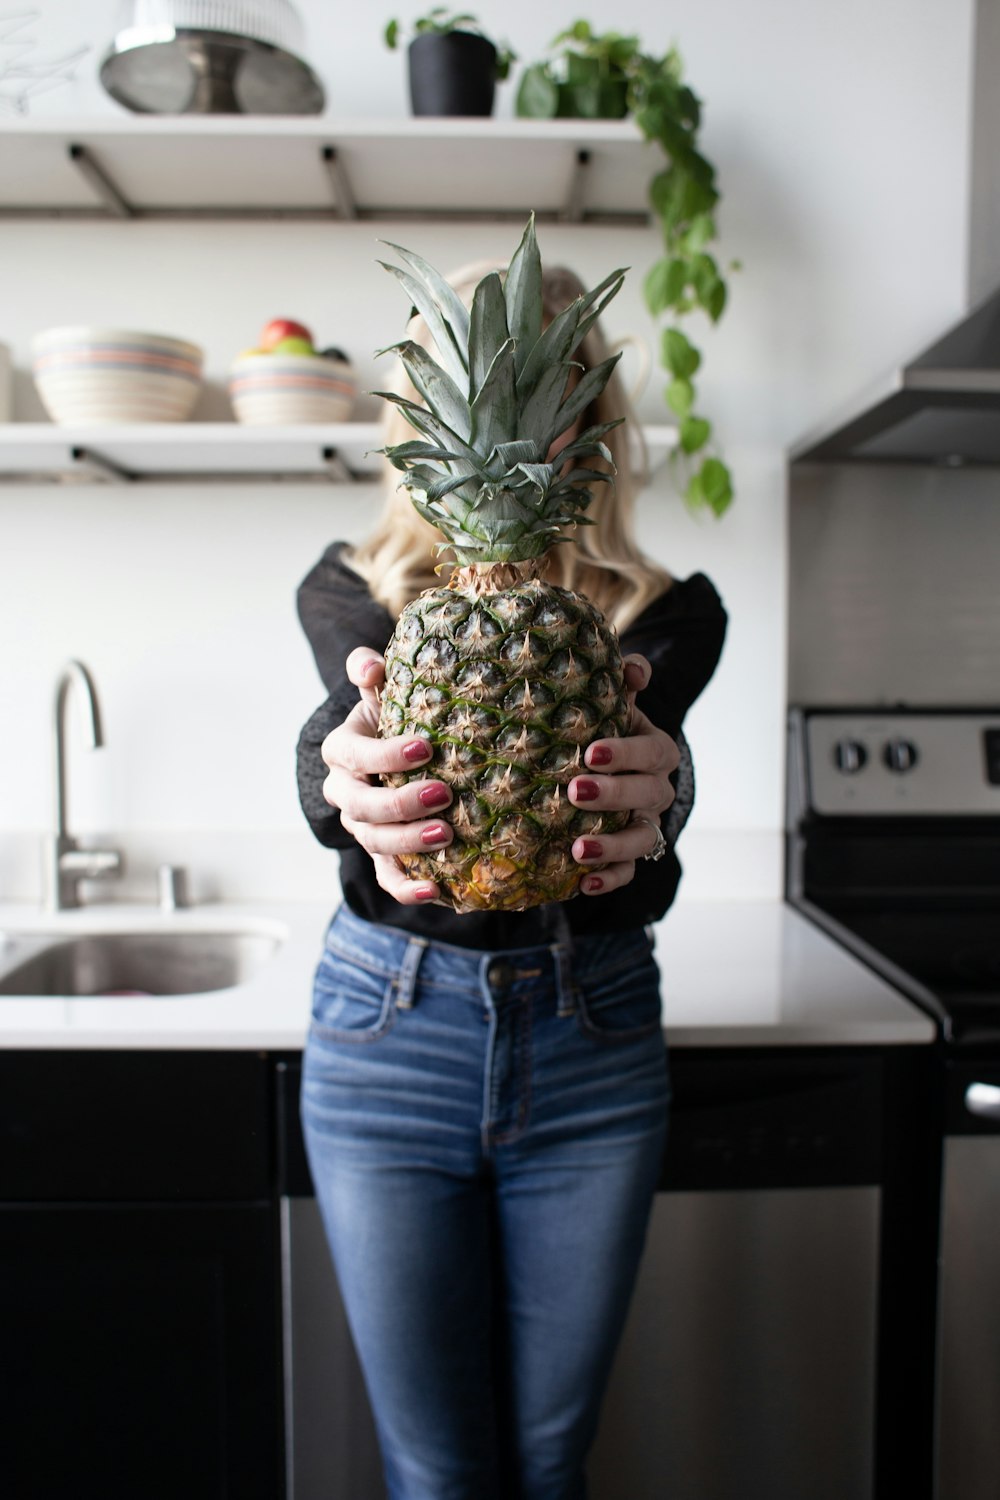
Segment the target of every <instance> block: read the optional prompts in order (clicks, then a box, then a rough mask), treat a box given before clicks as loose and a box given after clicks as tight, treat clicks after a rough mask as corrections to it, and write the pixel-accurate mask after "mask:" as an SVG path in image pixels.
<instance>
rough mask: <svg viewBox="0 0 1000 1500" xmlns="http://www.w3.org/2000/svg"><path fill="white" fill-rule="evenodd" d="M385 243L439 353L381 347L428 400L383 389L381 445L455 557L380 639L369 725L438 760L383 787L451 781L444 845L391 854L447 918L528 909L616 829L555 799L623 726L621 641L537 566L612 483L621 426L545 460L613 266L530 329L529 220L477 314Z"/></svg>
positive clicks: (572, 882)
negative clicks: (579, 841)
mask: <svg viewBox="0 0 1000 1500" xmlns="http://www.w3.org/2000/svg"><path fill="white" fill-rule="evenodd" d="M391 248H392V249H393V250H395V251H397V253H398V254H399V256H400V257H401V258H402V259H403V261H404V262H405V263H406V266H407V269H406V270H403V269H401V268H400V267H397V266H393V265H388V264H386V263H385V262H382V264H383V265H385V269H386V270H388V271H390V272H392V273H393V275H395V276H396V277H397V278H398V279H399V281H400V282H401V283H402V285H403V287H404V289H405V291H406V293H407V295H408V296H409V298H410V299H411V301H412V302H413V303H414V305H415V306H416V307H417V309H419V311H420V312H421V313H422V314H423V317H424V319H425V321H426V322H427V324H428V326H429V328H430V331H431V334H432V336H433V338H434V341H435V344H436V346H437V350H438V354H439V357H440V361H441V362H440V363H437V362H435V360H434V359H432V358H431V356H430V355H429V354H428V353H427V352H426V351H425V350H424V349H422V348H421V347H420V346H419V345H417V344H415V343H413V342H412V341H409V340H406V341H404V342H402V343H399V344H394V345H392V346H391V349H392V351H393V352H395V353H397V354H398V355H399V357H400V359H401V360H402V363H403V365H404V367H405V368H406V371H407V373H408V375H409V377H410V379H411V381H412V383H413V385H414V387H415V388H416V390H417V391H418V392H419V394H420V395H421V396H422V398H423V400H424V401H425V402H426V406H423V405H419V404H417V403H415V402H413V401H410V400H408V399H407V398H406V397H403V396H399V395H396V394H394V393H391V392H385V391H380V392H377V394H378V395H380V396H383V397H384V398H385V399H386V400H389V401H393V402H395V403H396V404H397V405H398V406H400V407H401V408H402V410H403V411H404V413H405V415H406V418H407V420H408V421H409V423H410V424H411V426H413V427H414V428H415V429H416V431H417V433H418V434H419V438H418V439H416V440H413V441H410V442H406V443H400V444H396V445H394V446H392V447H388V448H385V449H382V450H380V451H382V452H384V453H385V455H386V456H387V458H388V459H389V461H390V462H391V463H392V464H393V465H394V466H395V467H396V468H398V469H399V470H401V471H402V473H403V476H404V477H403V479H402V481H401V484H402V485H403V486H405V487H406V488H407V489H408V490H409V492H410V498H411V499H412V501H413V504H414V505H415V506H416V508H417V510H418V511H419V513H420V514H421V515H422V516H423V517H424V518H425V519H426V520H427V521H429V522H431V524H432V525H434V526H435V527H437V528H438V530H439V531H440V532H441V533H442V534H443V536H444V537H445V538H446V541H444V542H442V543H440V544H439V546H438V550H439V551H445V550H449V549H450V551H451V553H452V554H453V558H454V560H455V562H456V563H457V566H456V567H454V569H453V571H452V573H451V577H450V579H449V581H448V583H447V585H442V586H441V587H438V588H432V589H428V590H425V591H424V593H422V594H421V595H420V596H419V597H418V598H417V599H415V600H414V601H413V602H412V603H411V604H409V605H407V607H406V608H405V609H404V611H403V613H402V614H401V615H400V617H399V620H398V622H397V624H396V628H395V631H394V633H393V636H392V639H391V641H390V642H389V645H388V647H387V650H386V680H385V687H384V690H383V694H382V702H381V712H380V718H379V726H378V732H379V734H380V735H395V734H400V733H405V734H409V735H422V736H424V737H425V738H427V739H428V741H429V742H430V744H431V746H432V747H433V757H432V759H431V761H430V762H428V763H425V764H424V765H423V766H421V767H420V768H419V769H418V770H414V771H413V772H405V773H400V774H398V775H391V776H385V777H384V778H383V780H384V781H386V782H387V783H389V784H391V785H394V786H400V785H403V784H404V783H405V782H406V781H408V780H412V779H414V778H421V779H422V778H424V777H426V776H428V775H429V776H431V777H434V778H437V779H440V780H441V781H444V782H446V783H448V785H449V786H450V787H451V788H452V792H453V802H452V806H451V808H450V810H449V812H448V814H447V816H448V818H449V821H450V822H451V824H452V827H453V829H454V835H455V836H454V840H453V842H452V843H451V844H450V845H449V846H448V847H447V848H445V849H440V850H437V851H435V852H433V853H427V854H403V855H400V856H398V860H399V864H400V865H401V867H402V868H403V869H404V870H405V871H406V873H407V874H408V875H409V876H410V877H411V878H414V879H417V878H420V879H428V880H433V881H435V882H436V883H437V885H438V887H439V889H440V891H441V893H442V898H441V899H442V900H443V901H444V902H445V903H446V904H447V905H449V906H451V907H453V908H454V909H455V910H456V911H459V912H465V911H480V910H497V911H523V910H525V909H526V908H528V907H531V906H536V905H539V904H540V903H542V902H547V901H565V900H568V899H569V898H570V897H572V896H575V895H576V894H577V893H578V890H579V882H580V877H581V876H582V875H583V874H585V873H586V871H585V870H584V869H583V868H582V867H581V866H580V865H578V864H577V863H576V861H575V860H574V859H573V857H572V854H571V852H570V850H571V846H572V844H573V841H574V839H576V838H578V837H579V836H580V835H581V834H594V833H599V832H605V833H611V832H614V831H615V830H617V829H619V828H621V827H623V826H624V824H625V823H626V822H627V820H628V814H627V813H616V814H609V813H603V814H601V813H593V812H587V811H584V810H581V809H579V808H577V807H575V806H574V805H573V804H572V803H571V802H570V801H569V800H568V796H567V792H566V787H567V784H568V783H569V782H570V781H571V780H572V778H573V777H574V776H576V775H578V774H579V773H580V772H581V771H582V770H584V764H583V759H582V757H583V752H584V750H585V749H586V747H587V746H588V745H589V744H590V743H591V742H592V741H593V740H595V739H603V738H608V737H610V736H616V735H623V734H626V733H627V732H628V722H629V709H628V699H627V695H626V687H625V673H624V666H623V663H622V655H621V649H620V647H619V644H618V638H617V635H616V632H615V630H614V628H613V627H612V626H611V625H609V624H608V622H607V621H606V620H605V619H604V617H603V615H602V614H601V613H600V611H599V610H598V609H597V608H596V607H595V606H594V605H593V604H592V603H590V601H589V600H587V599H585V598H583V597H582V596H581V595H578V594H574V593H571V592H569V591H568V590H566V589H563V588H558V587H556V586H554V585H552V584H549V583H547V582H545V581H544V578H543V576H542V575H543V573H544V571H545V555H546V553H547V551H548V550H549V548H550V547H552V546H554V545H555V544H557V543H560V542H564V541H565V538H564V536H563V535H562V528H563V527H564V526H566V525H567V524H572V523H576V524H577V525H590V524H592V522H590V521H589V520H588V519H587V517H586V516H585V514H584V512H585V511H586V509H587V507H588V506H589V504H590V500H591V493H590V489H589V488H588V486H589V485H592V484H595V483H598V482H601V483H606V482H610V476H609V474H608V473H605V472H601V471H599V470H597V469H595V468H593V467H590V466H588V464H587V462H586V461H587V460H588V459H592V458H596V457H600V458H602V459H604V460H605V462H606V463H607V465H608V467H609V469H611V470H612V472H613V465H612V463H611V455H610V453H609V451H608V449H607V447H606V446H605V444H604V443H603V442H602V441H601V439H602V438H603V437H604V436H605V435H606V434H607V433H608V432H609V431H610V429H611V428H612V427H615V426H617V425H618V422H608V423H603V424H601V425H599V426H594V427H590V428H588V429H587V430H586V431H584V432H581V433H580V435H579V436H578V437H576V438H575V439H574V440H573V441H572V442H570V443H569V445H568V446H566V447H565V448H564V449H563V450H562V451H561V452H560V453H559V454H558V457H557V459H556V461H555V462H554V463H548V462H547V461H546V458H547V454H548V452H549V449H550V446H551V444H552V442H553V441H554V439H555V438H557V437H559V436H560V435H561V434H562V433H564V432H565V431H566V430H567V428H569V427H570V426H571V425H572V423H573V422H574V421H575V420H576V418H577V417H578V416H579V415H580V414H581V413H582V412H583V411H584V410H585V409H586V408H587V406H588V405H589V404H590V402H591V401H593V400H594V398H595V397H596V396H597V395H598V394H599V393H600V392H601V391H602V390H603V389H604V386H605V385H606V383H607V381H608V379H609V377H610V375H611V371H612V369H613V367H614V365H615V363H616V360H617V359H618V358H619V357H620V356H618V355H616V356H614V357H613V358H611V359H608V360H606V361H605V362H604V363H603V364H601V365H598V366H596V367H595V368H594V369H593V370H590V371H587V372H586V373H584V374H583V375H582V377H581V378H580V380H579V382H578V383H577V385H576V386H575V388H574V389H573V390H572V391H570V392H569V393H567V385H568V379H569V376H570V374H571V373H572V371H573V370H574V369H579V366H578V365H574V364H573V363H572V356H573V353H574V351H575V350H576V348H577V347H578V345H579V343H580V341H581V340H582V339H583V337H584V336H585V334H586V333H587V331H588V329H589V328H590V327H591V325H592V324H593V322H594V321H595V320H596V318H597V317H599V315H600V313H601V312H602V311H603V309H604V307H605V306H606V305H607V303H608V302H609V301H610V300H611V298H612V297H613V296H614V295H615V294H616V292H617V291H618V290H619V288H620V287H621V284H622V281H623V278H624V271H616V272H614V273H613V274H612V275H611V276H609V277H607V278H606V280H604V281H603V282H602V283H601V284H600V286H598V287H596V288H595V289H594V290H593V291H591V292H589V293H587V294H586V295H585V296H582V297H580V298H578V299H577V300H576V302H574V303H573V304H572V305H571V306H570V307H568V308H567V309H566V310H565V311H564V312H562V313H561V314H560V315H559V316H558V317H556V318H554V319H553V321H552V322H551V323H550V324H549V326H548V327H547V328H545V329H543V327H542V322H543V319H542V272H541V261H540V258H539V253H538V245H537V241H536V239H535V228H534V216H533V215H532V216H531V218H530V219H529V220H528V224H527V227H526V229H525V231H524V235H523V237H522V239H521V243H520V245H519V246H518V249H517V251H516V253H515V255H514V258H513V259H512V261H511V262H510V265H509V268H508V271H507V275H506V279H505V280H504V281H503V282H502V281H501V278H500V277H499V275H497V274H496V273H492V274H490V275H488V276H486V277H484V278H483V280H482V281H480V283H479V284H478V286H477V287H476V290H475V294H474V296H473V300H472V307H471V310H468V309H466V307H465V306H464V304H463V303H462V302H461V300H460V299H459V297H458V296H457V295H456V293H455V292H454V290H453V289H452V288H451V287H450V286H449V285H448V283H447V282H446V281H445V280H444V279H443V277H441V276H440V275H439V274H438V273H437V272H436V271H435V270H434V269H433V268H432V267H431V266H429V265H428V264H427V263H426V262H425V261H424V260H422V259H421V258H420V257H419V256H417V255H415V254H413V253H412V252H410V251H408V250H404V249H402V248H401V247H400V246H397V245H393V246H391ZM386 352H389V351H388V350H382V351H380V353H386ZM618 420H619V421H621V420H623V419H621V418H619V419H618ZM569 545H572V543H571V542H570V543H569ZM439 571H440V569H439ZM589 868H590V869H593V868H600V866H590V867H589Z"/></svg>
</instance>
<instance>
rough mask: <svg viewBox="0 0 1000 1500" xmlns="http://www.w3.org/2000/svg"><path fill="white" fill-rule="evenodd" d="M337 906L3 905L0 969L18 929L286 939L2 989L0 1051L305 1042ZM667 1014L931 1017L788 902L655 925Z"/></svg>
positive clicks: (739, 1038)
mask: <svg viewBox="0 0 1000 1500" xmlns="http://www.w3.org/2000/svg"><path fill="white" fill-rule="evenodd" d="M330 916H331V909H330V908H329V907H325V906H324V907H319V906H315V905H308V904H305V903H277V902H273V903H254V904H253V905H243V904H240V905H237V904H235V903H228V902H220V903H212V904H206V905H202V906H198V907H194V908H191V909H189V910H186V911H182V912H176V913H170V914H161V913H160V912H159V911H158V909H157V908H156V907H153V906H150V907H140V906H133V905H124V904H117V903H116V904H108V905H103V906H96V905H95V906H89V907H85V908H81V909H79V910H77V911H72V912H62V913H59V914H58V917H57V918H52V917H47V916H46V915H45V914H43V913H41V912H40V911H39V910H38V908H37V907H34V906H29V905H26V904H13V903H7V904H0V934H8V935H10V936H12V937H13V938H14V943H13V945H8V946H6V948H5V945H4V944H3V943H2V942H0V969H3V968H9V967H10V966H11V964H12V962H13V961H15V960H16V958H17V943H16V938H17V934H18V933H38V932H43V931H50V930H52V929H53V927H55V926H58V928H59V930H60V932H67V933H70V932H93V931H107V930H114V931H119V932H127V931H158V930H163V929H164V928H170V929H174V930H177V929H184V930H186V931H201V932H225V931H233V930H234V929H237V930H239V929H244V930H245V929H248V928H249V929H251V930H256V931H259V932H264V933H271V934H273V935H274V936H276V937H280V938H281V942H280V946H279V947H278V949H277V951H276V952H275V954H274V955H273V957H271V958H270V959H268V960H267V961H266V962H265V963H264V964H263V965H262V966H261V967H260V968H259V969H258V970H257V971H256V972H255V973H254V974H253V975H252V977H251V978H249V979H248V980H246V981H245V982H244V983H242V984H240V985H237V986H235V987H234V988H230V989H225V990H215V991H210V992H207V993H203V994H197V995H175V996H163V997H156V998H152V997H141V998H138V997H137V998H102V997H94V998H89V999H64V998H53V997H34V996H23V997H22V996H16V995H11V996H6V995H0V1047H6V1048H46V1047H51V1048H62V1049H66V1048H76V1047H89V1048H126V1047H131V1048H153V1047H156V1048H176V1049H200V1048H227V1049H233V1050H246V1049H254V1050H262V1051H298V1050H300V1049H301V1047H302V1046H303V1043H304V1040H305V1035H306V1031H307V1028H308V1025H309V1009H310V1001H311V984H312V973H313V969H314V968H315V965H316V962H317V960H318V958H319V956H320V952H321V950H322V944H323V936H324V933H325V930H326V926H327V923H328V922H329V920H330ZM656 958H657V963H658V964H659V966H660V970H661V973H662V975H663V1018H664V1028H665V1031H666V1036H667V1041H668V1043H669V1044H671V1045H673V1046H688V1047H692V1046H733V1045H737V1046H747V1045H750V1046H775V1045H778V1046H783V1045H792V1044H805V1045H826V1046H829V1045H837V1044H841V1045H844V1044H847V1045H855V1046H864V1045H878V1044H881V1043H886V1042H890V1043H918V1044H919V1043H926V1042H929V1041H931V1040H932V1038H933V1036H934V1024H933V1022H932V1021H931V1020H930V1019H929V1018H928V1017H927V1016H925V1015H924V1014H923V1013H922V1012H921V1011H920V1010H919V1009H918V1008H917V1007H916V1006H915V1005H913V1004H911V1002H910V1001H909V1000H907V999H905V998H904V997H903V996H902V995H901V994H900V993H899V992H898V991H897V990H895V989H893V988H892V987H891V986H890V985H888V984H887V983H885V981H884V980H882V979H881V978H879V976H878V975H876V974H875V973H873V972H872V971H871V970H870V969H868V968H867V967H866V966H865V965H864V964H862V963H861V962H860V961H859V960H858V959H856V958H854V957H853V956H852V955H851V954H850V953H848V952H847V951H846V950H845V949H843V948H841V947H840V946H839V944H837V943H836V942H835V941H834V940H833V939H832V938H830V937H828V936H827V935H826V934H825V933H823V932H821V931H820V930H819V928H817V927H815V926H814V925H813V924H812V923H811V922H809V921H808V920H807V919H806V918H805V917H804V916H802V915H801V914H800V913H798V912H796V911H793V910H792V908H791V907H790V906H788V905H787V904H785V903H784V902H783V901H776V900H754V901H705V900H686V901H685V900H684V899H679V900H678V901H677V903H676V904H675V906H674V907H673V908H672V909H671V911H670V912H668V913H667V916H666V917H665V918H664V919H663V921H662V922H661V923H660V924H658V926H657V929H656Z"/></svg>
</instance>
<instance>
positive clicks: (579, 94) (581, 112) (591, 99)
mask: <svg viewBox="0 0 1000 1500" xmlns="http://www.w3.org/2000/svg"><path fill="white" fill-rule="evenodd" d="M559 114H560V116H561V117H563V118H564V119H574V120H597V119H599V118H600V114H601V82H600V79H599V78H591V79H588V80H587V82H585V83H567V84H564V85H563V86H562V88H561V89H560V100H559Z"/></svg>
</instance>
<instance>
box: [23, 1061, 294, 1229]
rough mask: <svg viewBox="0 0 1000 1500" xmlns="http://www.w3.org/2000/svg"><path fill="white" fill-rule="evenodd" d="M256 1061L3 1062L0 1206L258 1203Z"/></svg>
mask: <svg viewBox="0 0 1000 1500" xmlns="http://www.w3.org/2000/svg"><path fill="white" fill-rule="evenodd" d="M268 1087H269V1085H268V1063H267V1059H266V1058H265V1057H261V1056H258V1055H257V1054H256V1053H239V1052H236V1053H225V1052H151V1051H147V1052H138V1051H136V1052H88V1051H75V1052H0V1202H40V1201H41V1202H44V1201H53V1200H55V1201H62V1202H67V1201H70V1200H73V1201H76V1202H81V1201H89V1202H94V1201H101V1202H117V1201H124V1200H129V1201H137V1200H146V1201H171V1200H184V1199H186V1200H189V1201H192V1200H193V1201H206V1200H243V1201H246V1200H248V1199H265V1198H267V1197H268V1195H269V1191H270V1126H269V1106H268Z"/></svg>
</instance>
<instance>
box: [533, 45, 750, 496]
mask: <svg viewBox="0 0 1000 1500" xmlns="http://www.w3.org/2000/svg"><path fill="white" fill-rule="evenodd" d="M552 49H553V50H555V49H559V50H558V51H556V55H555V56H554V57H550V58H549V59H547V60H545V61H543V62H540V63H534V64H532V66H530V67H528V68H526V69H525V71H524V73H523V75H522V77H521V82H520V86H519V90H518V95H517V113H518V114H519V115H522V116H529V117H531V118H533V119H551V118H555V117H557V116H558V117H560V118H566V117H571V116H575V117H578V118H579V117H582V118H586V119H608V118H621V117H623V116H624V115H627V114H628V115H631V116H632V117H633V118H634V120H635V122H636V124H637V125H638V127H639V129H640V130H641V131H642V133H643V135H644V136H645V138H646V139H647V140H648V141H655V142H656V143H657V144H658V145H659V146H660V147H661V148H662V150H663V152H664V154H665V155H666V157H667V158H668V160H667V165H666V166H665V167H664V168H663V169H662V170H661V171H659V172H657V173H656V175H655V176H654V177H653V179H652V181H651V182H650V184H649V201H650V204H651V206H652V209H653V212H654V214H655V215H656V217H657V219H658V221H659V225H660V228H661V230H662V233H663V246H664V249H663V254H662V256H661V257H660V258H659V259H658V260H657V261H656V262H655V263H654V264H653V265H652V266H650V268H649V270H648V271H647V273H646V276H645V279H644V282H643V293H644V296H645V299H646V306H647V307H648V309H649V312H650V315H651V316H652V317H653V318H654V319H659V318H663V319H665V320H666V324H667V326H665V327H663V328H662V329H661V331H660V362H661V364H662V366H663V367H664V369H665V370H666V372H667V374H668V375H669V377H670V378H669V381H668V383H667V386H666V390H665V391H664V399H665V401H666V404H667V405H668V406H669V407H670V409H671V411H673V412H674V414H675V416H676V417H677V421H678V428H679V444H678V447H677V448H675V449H674V450H673V451H672V452H671V454H670V462H671V465H676V463H677V461H678V459H679V457H680V456H681V455H684V457H686V458H690V459H692V460H694V459H695V456H696V455H698V454H701V455H702V456H701V463H700V466H699V467H697V468H695V467H693V464H688V465H687V466H686V469H687V483H686V487H685V488H684V491H683V493H684V498H685V500H686V502H687V504H688V505H689V506H690V507H691V509H692V510H699V509H703V508H707V509H708V510H710V511H712V512H713V513H714V514H715V515H716V516H721V515H722V514H723V513H724V511H725V510H726V509H727V507H728V506H729V504H730V502H731V501H732V499H733V485H732V476H731V475H730V472H729V469H728V468H727V467H726V465H725V463H724V462H723V460H722V458H721V457H720V456H719V453H718V449H717V445H715V444H714V443H713V444H712V449H713V450H714V451H709V449H708V445H709V443H710V440H711V438H712V424H711V422H710V421H709V420H708V419H707V418H706V417H704V416H702V415H700V414H699V413H698V412H697V411H696V410H695V400H696V387H695V382H694V376H695V375H696V374H697V372H698V369H699V368H700V366H701V354H700V353H699V351H698V350H697V349H696V348H695V346H694V344H693V343H692V342H691V340H690V338H688V336H687V334H685V333H684V331H683V330H682V329H681V328H680V327H679V326H678V325H679V321H680V319H681V318H682V317H683V316H684V315H685V314H687V313H690V312H692V311H694V310H695V309H699V308H700V309H701V311H702V312H704V313H706V314H707V315H708V317H709V318H710V319H711V321H712V323H713V324H715V323H717V322H718V321H719V318H720V317H721V316H722V311H723V309H724V307H725V305H726V300H727V297H728V288H727V285H726V281H725V279H724V277H723V275H722V272H721V271H720V269H719V265H718V262H717V260H716V258H715V257H714V256H713V255H712V253H711V252H710V250H709V249H708V246H709V245H710V244H711V242H712V241H713V240H714V239H715V238H716V236H717V230H716V224H715V217H714V209H715V206H716V204H717V203H718V201H719V192H718V190H717V188H716V185H715V168H714V167H713V166H712V165H711V163H710V162H709V161H707V160H706V158H705V157H704V156H703V155H702V154H701V153H700V152H699V150H698V145H697V139H698V129H699V126H700V124H701V101H700V99H699V98H698V97H697V95H696V94H695V93H694V92H693V91H692V90H691V88H690V87H689V86H688V85H687V84H686V83H685V82H684V79H683V64H682V62H681V58H680V55H679V53H678V52H677V49H676V48H675V47H671V48H670V50H669V51H668V52H667V54H666V55H665V56H664V57H651V56H649V55H648V54H647V53H645V52H643V51H642V49H641V47H640V44H639V38H638V37H636V36H623V35H621V34H620V33H619V32H615V31H606V32H602V33H600V34H595V33H594V32H593V31H592V29H591V27H590V23H589V22H587V21H577V22H575V24H574V25H572V26H571V27H569V29H568V30H566V31H562V32H560V33H559V35H558V36H557V37H555V38H554V39H553V42H552ZM741 269H742V265H741V262H740V261H738V260H731V261H730V262H729V265H728V270H730V271H739V270H741Z"/></svg>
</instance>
